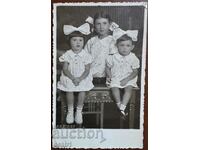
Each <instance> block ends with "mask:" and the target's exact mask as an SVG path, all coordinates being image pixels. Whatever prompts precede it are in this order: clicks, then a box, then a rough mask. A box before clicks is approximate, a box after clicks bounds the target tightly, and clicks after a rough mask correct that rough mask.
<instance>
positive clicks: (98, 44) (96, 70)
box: [84, 12, 117, 84]
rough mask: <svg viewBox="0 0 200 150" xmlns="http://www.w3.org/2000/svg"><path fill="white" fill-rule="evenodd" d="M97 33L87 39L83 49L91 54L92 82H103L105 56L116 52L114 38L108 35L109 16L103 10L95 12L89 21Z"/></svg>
mask: <svg viewBox="0 0 200 150" xmlns="http://www.w3.org/2000/svg"><path fill="white" fill-rule="evenodd" d="M91 22H92V24H94V31H95V33H96V34H97V35H96V36H94V37H92V38H91V39H89V40H88V42H87V43H86V45H85V48H84V49H85V50H86V51H87V52H88V53H90V54H91V55H92V58H93V62H92V65H91V70H92V74H93V77H94V79H93V83H94V84H105V81H106V80H105V76H106V74H105V68H106V58H107V57H108V55H110V54H114V53H116V52H117V49H116V47H115V40H114V39H113V37H112V35H110V27H111V23H112V22H111V18H110V16H109V15H108V14H105V13H104V12H100V13H96V14H95V15H94V19H93V20H92V21H91Z"/></svg>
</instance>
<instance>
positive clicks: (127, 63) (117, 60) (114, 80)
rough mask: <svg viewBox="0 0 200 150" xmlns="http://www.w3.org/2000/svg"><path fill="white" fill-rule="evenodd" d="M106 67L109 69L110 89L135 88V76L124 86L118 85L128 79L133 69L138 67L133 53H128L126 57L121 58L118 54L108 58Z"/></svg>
mask: <svg viewBox="0 0 200 150" xmlns="http://www.w3.org/2000/svg"><path fill="white" fill-rule="evenodd" d="M106 63H107V65H108V67H110V68H111V83H110V85H109V86H110V87H118V88H124V87H127V86H129V85H131V86H133V87H137V76H136V77H135V78H134V79H132V80H130V81H129V82H128V83H127V84H126V85H125V86H121V85H120V81H121V80H123V79H124V78H126V77H128V76H129V75H130V74H131V73H132V72H133V69H137V68H139V67H140V62H139V59H138V58H137V57H136V56H135V54H134V53H130V54H129V55H127V56H122V55H120V54H119V53H116V54H114V55H111V56H109V57H108V58H107V59H106Z"/></svg>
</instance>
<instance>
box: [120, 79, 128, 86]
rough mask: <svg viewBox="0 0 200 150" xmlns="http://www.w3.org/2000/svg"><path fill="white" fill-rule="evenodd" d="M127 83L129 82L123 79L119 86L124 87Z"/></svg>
mask: <svg viewBox="0 0 200 150" xmlns="http://www.w3.org/2000/svg"><path fill="white" fill-rule="evenodd" d="M128 81H129V80H128V79H127V78H125V79H123V80H121V81H120V85H121V86H125V85H126V84H127V83H128Z"/></svg>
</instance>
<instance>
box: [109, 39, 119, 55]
mask: <svg viewBox="0 0 200 150" xmlns="http://www.w3.org/2000/svg"><path fill="white" fill-rule="evenodd" d="M117 52H118V49H117V46H116V42H115V40H111V42H110V46H109V54H111V55H112V54H115V53H117Z"/></svg>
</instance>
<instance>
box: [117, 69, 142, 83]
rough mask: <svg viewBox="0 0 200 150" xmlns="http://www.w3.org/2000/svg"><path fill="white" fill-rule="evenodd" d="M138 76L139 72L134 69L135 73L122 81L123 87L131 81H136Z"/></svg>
mask: <svg viewBox="0 0 200 150" xmlns="http://www.w3.org/2000/svg"><path fill="white" fill-rule="evenodd" d="M137 75H138V70H137V69H133V72H132V73H131V74H130V75H129V76H127V77H126V78H124V79H123V80H121V81H120V84H121V86H124V85H126V84H127V83H128V82H129V81H130V80H132V79H134V78H135V77H136V76H137Z"/></svg>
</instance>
